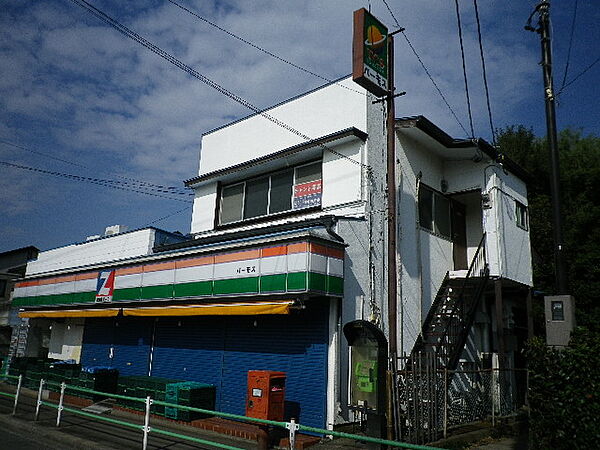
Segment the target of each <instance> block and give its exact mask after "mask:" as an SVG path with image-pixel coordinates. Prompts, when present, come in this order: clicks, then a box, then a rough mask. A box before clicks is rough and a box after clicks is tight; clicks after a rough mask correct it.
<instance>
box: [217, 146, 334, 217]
mask: <svg viewBox="0 0 600 450" xmlns="http://www.w3.org/2000/svg"><path fill="white" fill-rule="evenodd" d="M313 164H320V173H321V177H320V178H317V179H315V180H313V181H319V180H320V181H321V183H322V182H323V159H321V158H320V159H316V160H312V161H309V162H306V163H301V164H298V165H294V166H292V167H286V168H283V169H278V170H275V171H273V172H268V173H265V174H261V175H257V176H255V177H251V178H247V179H244V180H242V181H235V182H232V183H231V184H226V185H225V184H223V185H221V186H220V189H219V193H218V194H219V195H218V197H217V202H218V208H217V210H218V217H216V220H215V228H222V227H228V226H231V225H235V224H242V223H248V222H256V221H260V220H263V219H265V218H273V217H280V216H286V215H293V214H299V213H300V214H302V213H304V212H306V211H313V210H318V209H321V208H322V206H321V204H319V205H316V206H309V207H306V208H298V209H294V187H295V186H296V184H297V169H299V168H301V167H306V166H310V165H313ZM289 170H291V171H292V186H291V192H290V209H287V210H284V211H277V212H274V213H271V212H270V207H271V192H272V191H271V188H272V177H273V176H276V175H279V174H282V173H285V172H287V171H289ZM262 178H267V179H268V180H269V187H268V190H267V213H266V214H264V215H258V216H254V217H248V218H246V217H244V211H245V208H246V193H247V191H246V187H247V184H248V183H250V182H252V181H256V180H260V179H262ZM310 182H311V181H307V183H310ZM238 185H243V189H242V211H241V217H242V218H241V219H240V220H233V221H230V222H225V223H224V222H223V221H222V218H223V193H224V192H225V190H227V189H228V188H230V187H233V186H238Z"/></svg>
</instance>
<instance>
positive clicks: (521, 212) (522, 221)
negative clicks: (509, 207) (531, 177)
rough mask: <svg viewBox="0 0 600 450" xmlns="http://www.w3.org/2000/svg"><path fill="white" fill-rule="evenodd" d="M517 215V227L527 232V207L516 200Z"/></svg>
mask: <svg viewBox="0 0 600 450" xmlns="http://www.w3.org/2000/svg"><path fill="white" fill-rule="evenodd" d="M515 215H516V217H517V226H518V227H519V228H523V229H524V230H527V206H525V205H524V204H523V203H521V202H519V201H517V200H515Z"/></svg>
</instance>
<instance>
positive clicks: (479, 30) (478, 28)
mask: <svg viewBox="0 0 600 450" xmlns="http://www.w3.org/2000/svg"><path fill="white" fill-rule="evenodd" d="M473 6H474V7H475V19H476V21H477V37H478V40H479V55H480V56H481V71H482V72H483V86H484V87H485V100H486V103H487V111H488V117H489V119H490V131H491V132H492V144H493V145H494V146H496V131H495V128H494V121H493V119H492V107H491V104H490V90H489V88H488V81H487V70H486V68H485V57H484V55H483V40H482V38H481V23H480V21H479V8H478V7H477V0H473Z"/></svg>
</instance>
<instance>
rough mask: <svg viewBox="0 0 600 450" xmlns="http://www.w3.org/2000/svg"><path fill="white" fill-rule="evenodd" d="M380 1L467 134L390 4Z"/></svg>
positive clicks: (384, 0)
mask: <svg viewBox="0 0 600 450" xmlns="http://www.w3.org/2000/svg"><path fill="white" fill-rule="evenodd" d="M382 1H383V3H384V4H385V6H386V7H387V10H388V12H389V13H390V15H391V16H392V19H394V22H395V23H396V27H398V28H399V29H402V31H401V34H402V36H403V37H404V39H405V40H406V43H407V44H408V47H409V48H410V49H411V51H412V52H413V54H414V55H415V57H416V58H417V61H419V64H421V67H422V68H423V71H424V72H425V74H426V75H427V77H428V78H429V81H431V84H433V87H434V88H435V90H436V91H437V93H438V94H439V95H440V97H441V98H442V100H443V101H444V103H445V104H446V106H447V107H448V109H449V110H450V113H451V114H452V116H453V117H454V120H456V123H458V125H459V126H460V128H461V129H462V130H463V131H464V133H465V134H469V133H468V132H467V130H466V128H465V127H464V125H463V124H462V122H461V121H460V119H459V118H458V116H457V115H456V113H455V112H454V109H453V108H452V106H450V103H449V102H448V99H447V98H446V96H445V95H444V93H443V92H442V90H441V89H440V87H439V86H438V84H437V83H436V81H435V80H434V79H433V76H432V75H431V72H429V69H428V68H427V66H426V65H425V63H424V62H423V60H422V59H421V56H419V53H418V52H417V49H416V48H415V46H414V45H413V44H412V42H411V41H410V39H409V38H408V36H407V34H406V31H405V30H404V29H403V27H401V26H400V22H398V19H396V16H395V15H394V13H393V12H392V9H391V8H390V5H388V2H387V1H386V0H382Z"/></svg>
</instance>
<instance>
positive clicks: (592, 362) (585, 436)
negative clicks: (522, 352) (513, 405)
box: [528, 329, 600, 450]
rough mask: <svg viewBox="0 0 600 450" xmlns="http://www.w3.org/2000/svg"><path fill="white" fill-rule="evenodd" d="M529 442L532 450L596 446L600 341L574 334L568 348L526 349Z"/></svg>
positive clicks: (532, 345)
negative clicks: (528, 373) (527, 359)
mask: <svg viewBox="0 0 600 450" xmlns="http://www.w3.org/2000/svg"><path fill="white" fill-rule="evenodd" d="M528 358H529V369H530V375H529V393H528V398H529V405H530V411H531V417H530V426H529V436H530V439H529V441H530V447H531V448H534V449H557V450H560V449H565V450H566V449H589V448H597V446H598V442H600V427H599V426H598V420H599V419H598V418H599V417H600V398H599V396H600V372H598V366H599V365H600V335H599V334H597V333H590V332H589V331H588V330H585V329H578V330H577V331H576V332H575V333H574V336H573V339H572V340H571V344H570V346H569V347H567V348H566V349H564V350H562V351H558V350H555V349H552V348H550V347H548V346H547V345H546V343H545V342H544V340H543V339H541V338H535V339H534V340H533V341H530V342H529V345H528Z"/></svg>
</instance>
